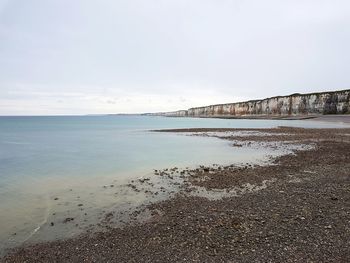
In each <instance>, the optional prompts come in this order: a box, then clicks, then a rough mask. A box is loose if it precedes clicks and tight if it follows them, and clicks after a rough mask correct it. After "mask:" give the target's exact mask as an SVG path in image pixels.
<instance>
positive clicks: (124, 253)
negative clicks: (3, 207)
mask: <svg viewBox="0 0 350 263" xmlns="http://www.w3.org/2000/svg"><path fill="white" fill-rule="evenodd" d="M163 132H164V131H163ZM165 132H181V133H183V132H186V133H188V134H189V135H191V136H214V137H219V138H222V139H224V140H229V141H230V142H231V143H232V146H233V147H267V148H268V147H270V148H271V147H276V148H281V147H282V148H283V147H285V148H289V149H292V150H291V151H292V152H291V153H290V154H288V155H284V156H280V157H277V158H274V159H273V158H272V159H271V160H270V162H269V163H266V164H261V165H257V164H254V165H252V164H250V163H246V164H241V165H227V166H219V165H213V166H201V167H199V168H197V169H184V170H179V169H178V168H176V167H174V168H169V169H165V170H161V171H158V170H157V171H155V175H157V176H159V177H161V178H163V179H164V180H167V181H169V183H170V184H174V185H177V186H178V187H179V188H180V190H179V191H178V192H177V193H173V195H171V196H170V197H169V199H167V200H165V201H160V202H154V203H150V204H148V205H145V206H142V207H139V208H138V209H137V210H135V211H133V212H132V213H130V214H129V215H127V216H126V219H125V220H127V223H126V224H124V225H123V226H121V227H112V224H111V225H109V223H108V222H110V221H118V219H120V218H121V215H120V214H118V213H110V214H108V215H106V216H105V218H104V220H103V223H104V224H105V226H106V227H105V230H104V231H100V232H92V233H86V234H82V235H81V236H79V237H76V238H71V239H67V240H58V241H54V242H47V243H40V244H34V245H27V246H23V247H20V248H17V249H15V250H13V251H11V252H10V253H9V254H8V255H7V256H6V257H5V258H3V259H2V261H3V262H24V261H25V262H82V261H87V262H349V261H350V129H301V128H288V127H281V128H275V129H186V130H166V131H165ZM233 149H234V148H233ZM148 183H149V180H148V179H146V180H143V181H139V182H137V184H136V183H135V182H130V185H129V186H128V187H130V188H131V189H133V190H134V191H140V187H139V186H140V185H142V184H148ZM170 189H171V188H170ZM147 191H150V190H147ZM160 191H164V192H166V191H167V189H165V188H164V189H160V190H159V192H160ZM169 191H170V190H169ZM154 194H156V195H158V191H157V192H154V193H152V195H154ZM124 217H125V216H124ZM67 223H69V222H67Z"/></svg>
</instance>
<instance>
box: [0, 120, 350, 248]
mask: <svg viewBox="0 0 350 263" xmlns="http://www.w3.org/2000/svg"><path fill="white" fill-rule="evenodd" d="M276 126H299V127H322V128H325V127H343V126H344V125H342V124H331V123H321V122H316V121H280V120H278V121H277V120H223V119H196V118H162V117H146V116H84V117H0V200H1V202H0V213H1V217H0V251H2V250H4V248H6V247H9V246H13V245H17V244H19V243H21V242H23V241H25V240H45V239H52V238H55V237H67V236H70V235H74V234H76V232H79V229H80V228H79V229H77V230H76V231H73V230H72V228H69V227H66V225H62V226H61V227H55V228H49V223H50V220H53V219H52V215H53V214H55V215H56V214H57V216H58V217H59V219H60V220H63V219H64V217H65V216H68V215H72V214H74V216H75V217H79V216H83V215H85V213H87V211H88V212H89V215H91V217H90V219H89V220H86V221H85V225H87V224H89V223H91V222H96V220H98V219H99V218H98V213H97V212H92V210H94V211H97V210H99V211H103V210H104V209H106V208H108V207H109V208H110V207H111V206H115V205H124V204H126V203H130V204H134V205H137V204H140V203H142V201H143V200H144V197H143V196H142V195H135V194H130V192H128V191H125V190H123V189H117V188H118V187H117V186H119V185H123V184H125V183H126V182H127V181H128V180H130V179H131V178H134V177H135V178H136V177H140V176H145V175H147V176H152V170H153V169H161V168H166V167H174V166H177V167H186V166H190V167H194V166H196V165H199V164H213V163H218V164H228V163H240V162H247V161H254V160H255V161H264V160H266V158H267V154H271V152H267V151H266V149H260V150H257V149H249V148H244V147H243V148H232V147H230V145H229V142H226V141H223V140H220V139H217V138H202V137H197V136H184V135H182V134H172V133H156V132H150V131H149V130H152V129H166V128H195V127H203V128H204V127H207V128H211V127H220V128H225V127H227V128H269V127H276ZM110 184H113V185H115V187H116V188H113V189H111V188H108V189H106V188H104V187H103V186H104V185H110ZM57 196H59V199H58V200H54V198H56V197H57ZM80 203H83V207H78V205H79V204H80ZM57 216H56V217H57ZM85 216H86V215H85ZM84 220H85V219H84ZM80 222H84V221H83V220H82V221H80ZM44 230H45V231H44Z"/></svg>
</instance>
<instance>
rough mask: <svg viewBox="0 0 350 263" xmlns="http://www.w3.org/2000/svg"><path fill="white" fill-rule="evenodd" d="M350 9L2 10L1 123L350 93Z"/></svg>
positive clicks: (334, 1)
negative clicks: (36, 117)
mask: <svg viewBox="0 0 350 263" xmlns="http://www.w3.org/2000/svg"><path fill="white" fill-rule="evenodd" d="M349 62H350V1H349V0H327V1H326V0H284V1H281V0H264V1H261V0H244V1H243V0H230V1H229V0H147V1H145V0H99V1H96V0H0V115H67V114H68V115H69V114H74V115H79V114H105V113H140V112H158V111H172V110H179V109H187V108H190V107H195V106H203V105H210V104H218V103H227V102H238V101H244V100H249V99H259V98H266V97H271V96H275V95H288V94H292V93H308V92H316V91H332V90H340V89H349V88H350V64H349Z"/></svg>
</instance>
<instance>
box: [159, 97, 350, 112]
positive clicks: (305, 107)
mask: <svg viewBox="0 0 350 263" xmlns="http://www.w3.org/2000/svg"><path fill="white" fill-rule="evenodd" d="M322 114H350V90H342V91H334V92H322V93H309V94H292V95H289V96H278V97H272V98H267V99H263V100H251V101H245V102H237V103H227V104H218V105H210V106H204V107H197V108H190V109H188V110H187V111H186V110H181V111H174V112H165V113H160V114H159V113H158V114H156V115H162V116H168V117H187V116H188V117H249V116H251V117H254V116H257V117H259V116H261V117H264V116H265V117H274V116H276V117H278V116H307V115H322Z"/></svg>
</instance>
